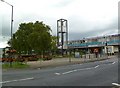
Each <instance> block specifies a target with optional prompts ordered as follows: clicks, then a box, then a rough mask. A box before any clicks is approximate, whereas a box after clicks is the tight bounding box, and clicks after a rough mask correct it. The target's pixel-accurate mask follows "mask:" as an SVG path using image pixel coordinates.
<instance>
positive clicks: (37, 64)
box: [27, 56, 117, 69]
mask: <svg viewBox="0 0 120 88" xmlns="http://www.w3.org/2000/svg"><path fill="white" fill-rule="evenodd" d="M114 57H117V56H108V57H106V56H104V57H100V58H90V59H89V58H53V59H52V60H48V61H30V62H27V64H28V65H29V67H30V68H38V69H42V68H48V67H57V66H64V65H71V64H81V63H88V62H94V61H99V60H106V59H109V58H114Z"/></svg>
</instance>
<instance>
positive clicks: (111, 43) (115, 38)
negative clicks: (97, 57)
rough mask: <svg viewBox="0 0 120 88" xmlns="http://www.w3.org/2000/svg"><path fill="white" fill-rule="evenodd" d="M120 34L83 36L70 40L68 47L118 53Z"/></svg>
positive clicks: (89, 51) (100, 52) (91, 51)
mask: <svg viewBox="0 0 120 88" xmlns="http://www.w3.org/2000/svg"><path fill="white" fill-rule="evenodd" d="M119 37H120V34H116V35H108V36H101V37H93V38H83V39H81V40H73V41H69V42H68V49H73V50H76V49H77V50H84V51H85V52H86V53H99V54H117V53H118V52H119V44H120V39H119Z"/></svg>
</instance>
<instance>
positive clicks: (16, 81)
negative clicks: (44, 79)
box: [0, 77, 34, 84]
mask: <svg viewBox="0 0 120 88" xmlns="http://www.w3.org/2000/svg"><path fill="white" fill-rule="evenodd" d="M32 79H34V78H33V77H31V78H25V79H18V80H10V81H3V82H0V84H1V83H9V82H18V81H25V80H32Z"/></svg>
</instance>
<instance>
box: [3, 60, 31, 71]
mask: <svg viewBox="0 0 120 88" xmlns="http://www.w3.org/2000/svg"><path fill="white" fill-rule="evenodd" d="M27 67H29V65H27V64H23V63H21V62H13V63H12V67H10V64H9V62H6V63H4V64H2V68H3V69H9V68H27Z"/></svg>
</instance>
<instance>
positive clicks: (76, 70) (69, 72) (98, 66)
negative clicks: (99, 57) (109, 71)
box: [62, 65, 99, 75]
mask: <svg viewBox="0 0 120 88" xmlns="http://www.w3.org/2000/svg"><path fill="white" fill-rule="evenodd" d="M97 67H99V65H97V66H95V67H91V68H84V69H75V70H71V71H67V72H64V73H62V74H63V75H64V74H69V73H72V72H76V71H80V70H89V69H94V68H97Z"/></svg>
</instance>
